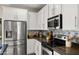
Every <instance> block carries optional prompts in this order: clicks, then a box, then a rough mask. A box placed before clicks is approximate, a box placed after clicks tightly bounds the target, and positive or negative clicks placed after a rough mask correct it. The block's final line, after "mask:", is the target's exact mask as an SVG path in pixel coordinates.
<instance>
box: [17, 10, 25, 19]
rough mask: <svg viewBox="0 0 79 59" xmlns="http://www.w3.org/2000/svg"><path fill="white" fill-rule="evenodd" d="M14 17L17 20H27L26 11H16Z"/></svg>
mask: <svg viewBox="0 0 79 59" xmlns="http://www.w3.org/2000/svg"><path fill="white" fill-rule="evenodd" d="M16 16H17V17H18V19H21V20H22V19H23V20H24V19H25V20H27V10H25V9H16Z"/></svg>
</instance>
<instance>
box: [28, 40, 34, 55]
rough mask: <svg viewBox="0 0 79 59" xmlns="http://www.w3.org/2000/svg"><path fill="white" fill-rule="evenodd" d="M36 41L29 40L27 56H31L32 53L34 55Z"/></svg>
mask: <svg viewBox="0 0 79 59" xmlns="http://www.w3.org/2000/svg"><path fill="white" fill-rule="evenodd" d="M34 40H35V39H27V54H31V53H34V51H35V50H34V49H35V48H34V46H35V44H34V43H35V42H34Z"/></svg>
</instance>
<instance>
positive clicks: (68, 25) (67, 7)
mask: <svg viewBox="0 0 79 59" xmlns="http://www.w3.org/2000/svg"><path fill="white" fill-rule="evenodd" d="M62 15H63V30H76V29H77V27H78V26H77V21H78V20H79V19H78V6H77V5H75V4H64V5H62Z"/></svg>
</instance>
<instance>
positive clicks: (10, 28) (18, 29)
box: [4, 20, 27, 55]
mask: <svg viewBox="0 0 79 59" xmlns="http://www.w3.org/2000/svg"><path fill="white" fill-rule="evenodd" d="M26 26H27V24H26V22H25V21H13V20H12V21H11V20H5V21H4V37H5V39H4V43H5V44H8V48H7V50H6V53H5V54H6V55H26V38H27V37H26V36H27V35H26V33H27V27H26Z"/></svg>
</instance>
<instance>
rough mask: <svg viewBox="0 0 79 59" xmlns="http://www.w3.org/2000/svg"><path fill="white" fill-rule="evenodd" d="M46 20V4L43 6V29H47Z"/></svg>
mask: <svg viewBox="0 0 79 59" xmlns="http://www.w3.org/2000/svg"><path fill="white" fill-rule="evenodd" d="M47 20H48V5H46V6H45V7H44V8H43V29H44V30H48V27H47V25H48V23H47Z"/></svg>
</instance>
